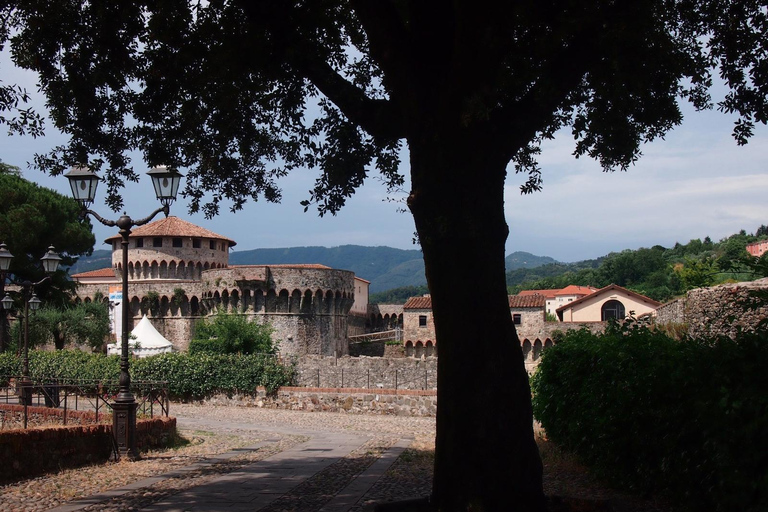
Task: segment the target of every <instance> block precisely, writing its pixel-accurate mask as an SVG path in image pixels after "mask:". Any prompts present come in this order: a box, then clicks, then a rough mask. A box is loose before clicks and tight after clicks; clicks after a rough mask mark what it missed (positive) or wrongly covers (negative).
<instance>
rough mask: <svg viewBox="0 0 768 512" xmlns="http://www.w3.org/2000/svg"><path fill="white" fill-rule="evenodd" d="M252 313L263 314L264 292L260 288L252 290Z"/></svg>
mask: <svg viewBox="0 0 768 512" xmlns="http://www.w3.org/2000/svg"><path fill="white" fill-rule="evenodd" d="M253 311H254V312H256V313H262V312H264V292H263V291H262V290H261V288H259V289H258V290H253Z"/></svg>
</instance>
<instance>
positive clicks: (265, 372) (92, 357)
mask: <svg viewBox="0 0 768 512" xmlns="http://www.w3.org/2000/svg"><path fill="white" fill-rule="evenodd" d="M29 369H30V377H32V379H33V380H43V379H51V378H57V379H62V380H71V381H75V380H76V381H83V380H93V381H102V382H103V381H117V380H118V379H119V376H120V358H119V356H105V355H103V354H88V353H86V352H82V351H79V350H58V351H55V352H41V351H32V352H30V354H29ZM130 372H131V380H132V381H134V382H136V381H166V382H168V389H169V393H170V395H171V398H172V399H181V400H190V399H194V400H197V399H203V398H206V397H209V396H211V395H213V394H216V393H225V394H228V395H233V394H235V393H238V394H253V393H254V391H255V389H256V387H257V386H264V387H265V388H266V389H267V392H268V393H274V392H275V391H277V389H278V388H279V387H280V386H287V385H290V384H292V383H293V382H294V380H295V368H294V366H293V365H283V364H281V362H280V361H279V359H278V358H277V357H276V356H273V355H264V354H251V355H237V354H227V355H220V354H179V353H175V354H160V355H157V356H152V357H147V358H145V359H134V360H132V361H131V368H130ZM20 374H21V360H20V358H18V357H16V356H15V355H13V354H7V353H4V354H0V378H2V377H3V376H5V375H7V376H18V375H20Z"/></svg>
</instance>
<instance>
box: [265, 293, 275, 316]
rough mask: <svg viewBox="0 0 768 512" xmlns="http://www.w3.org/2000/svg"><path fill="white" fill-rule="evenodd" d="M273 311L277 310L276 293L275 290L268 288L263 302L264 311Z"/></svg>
mask: <svg viewBox="0 0 768 512" xmlns="http://www.w3.org/2000/svg"><path fill="white" fill-rule="evenodd" d="M275 311H277V293H275V290H269V291H268V292H267V298H266V300H265V303H264V312H265V313H274V312H275Z"/></svg>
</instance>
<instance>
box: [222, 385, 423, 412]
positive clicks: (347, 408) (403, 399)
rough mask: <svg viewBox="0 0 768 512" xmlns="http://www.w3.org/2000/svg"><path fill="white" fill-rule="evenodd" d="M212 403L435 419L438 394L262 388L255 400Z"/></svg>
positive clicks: (348, 389) (351, 389) (224, 398)
mask: <svg viewBox="0 0 768 512" xmlns="http://www.w3.org/2000/svg"><path fill="white" fill-rule="evenodd" d="M208 403H212V404H227V405H231V404H237V405H240V406H245V407H260V408H264V409H287V410H291V411H325V412H341V413H348V414H388V415H396V416H435V414H436V412H437V392H436V391H434V390H426V391H425V390H415V389H410V390H409V389H398V390H395V389H358V388H344V389H340V388H310V387H282V388H280V389H279V390H278V392H277V393H276V394H275V395H272V396H269V395H267V393H266V391H265V390H264V388H259V389H258V390H257V396H255V397H252V396H244V397H234V398H227V397H225V396H217V397H214V398H212V399H209V400H208Z"/></svg>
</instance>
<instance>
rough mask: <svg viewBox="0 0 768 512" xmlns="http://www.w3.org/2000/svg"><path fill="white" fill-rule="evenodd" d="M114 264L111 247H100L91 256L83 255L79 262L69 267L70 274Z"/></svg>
mask: <svg viewBox="0 0 768 512" xmlns="http://www.w3.org/2000/svg"><path fill="white" fill-rule="evenodd" d="M111 266H112V251H111V250H109V249H99V250H97V251H93V254H91V255H90V256H82V257H81V258H80V259H78V260H77V263H75V264H74V265H72V266H71V267H70V268H69V275H73V274H79V273H81V272H88V271H91V270H99V269H100V268H109V267H111Z"/></svg>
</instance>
